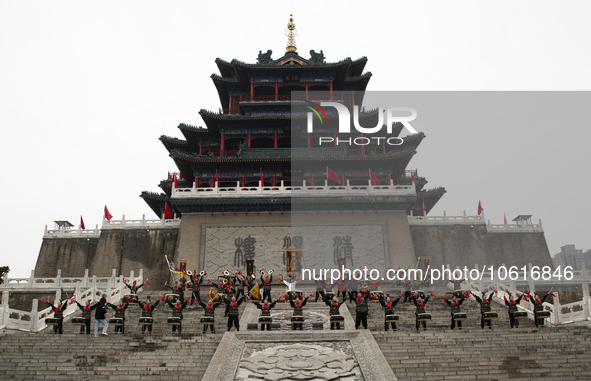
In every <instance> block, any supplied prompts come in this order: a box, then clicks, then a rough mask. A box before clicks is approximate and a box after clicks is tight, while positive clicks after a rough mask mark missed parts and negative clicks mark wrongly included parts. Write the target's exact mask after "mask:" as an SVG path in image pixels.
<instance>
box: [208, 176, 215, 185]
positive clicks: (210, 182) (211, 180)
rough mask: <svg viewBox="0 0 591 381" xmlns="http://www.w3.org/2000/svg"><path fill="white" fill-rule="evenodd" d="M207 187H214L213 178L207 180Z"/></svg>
mask: <svg viewBox="0 0 591 381" xmlns="http://www.w3.org/2000/svg"><path fill="white" fill-rule="evenodd" d="M209 187H210V188H213V187H215V179H214V178H213V176H212V177H211V178H210V179H209Z"/></svg>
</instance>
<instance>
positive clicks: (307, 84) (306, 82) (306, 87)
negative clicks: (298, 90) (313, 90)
mask: <svg viewBox="0 0 591 381" xmlns="http://www.w3.org/2000/svg"><path fill="white" fill-rule="evenodd" d="M306 100H308V81H306Z"/></svg>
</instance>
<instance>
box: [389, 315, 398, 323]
mask: <svg viewBox="0 0 591 381" xmlns="http://www.w3.org/2000/svg"><path fill="white" fill-rule="evenodd" d="M398 320H400V317H399V316H398V315H386V323H396V322H397V321H398Z"/></svg>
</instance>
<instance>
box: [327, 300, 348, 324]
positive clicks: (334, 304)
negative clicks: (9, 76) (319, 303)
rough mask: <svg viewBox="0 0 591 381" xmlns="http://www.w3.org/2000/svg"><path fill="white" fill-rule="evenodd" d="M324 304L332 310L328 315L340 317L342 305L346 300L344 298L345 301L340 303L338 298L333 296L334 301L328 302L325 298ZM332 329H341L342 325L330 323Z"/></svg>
mask: <svg viewBox="0 0 591 381" xmlns="http://www.w3.org/2000/svg"><path fill="white" fill-rule="evenodd" d="M323 300H324V303H326V305H327V306H328V307H329V308H330V310H329V312H328V314H329V315H330V316H340V315H341V311H340V308H341V305H342V304H343V303H345V299H344V298H343V301H342V302H340V303H339V300H338V299H337V296H336V295H335V296H333V297H332V300H328V299H327V298H323ZM330 329H331V330H332V329H341V323H339V322H336V323H333V322H332V321H331V322H330Z"/></svg>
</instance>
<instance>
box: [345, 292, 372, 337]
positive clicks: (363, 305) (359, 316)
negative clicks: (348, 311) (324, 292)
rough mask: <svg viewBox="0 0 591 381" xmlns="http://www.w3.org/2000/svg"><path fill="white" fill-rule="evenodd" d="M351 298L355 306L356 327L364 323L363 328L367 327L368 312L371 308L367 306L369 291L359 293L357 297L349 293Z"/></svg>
mask: <svg viewBox="0 0 591 381" xmlns="http://www.w3.org/2000/svg"><path fill="white" fill-rule="evenodd" d="M349 299H351V300H353V301H354V302H355V304H356V306H355V329H359V325H363V328H365V329H367V313H368V311H369V308H368V306H367V299H369V292H367V293H365V294H362V293H361V292H358V293H357V298H352V297H351V295H349Z"/></svg>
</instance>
